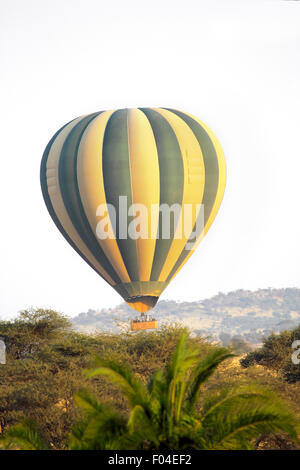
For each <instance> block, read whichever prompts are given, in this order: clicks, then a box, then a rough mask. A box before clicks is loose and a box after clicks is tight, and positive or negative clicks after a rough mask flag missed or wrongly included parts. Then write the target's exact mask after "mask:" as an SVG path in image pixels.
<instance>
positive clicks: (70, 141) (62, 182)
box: [59, 112, 120, 283]
mask: <svg viewBox="0 0 300 470" xmlns="http://www.w3.org/2000/svg"><path fill="white" fill-rule="evenodd" d="M100 114H101V112H100V113H94V114H90V115H88V116H86V117H85V118H83V119H82V120H81V121H80V122H79V123H78V124H76V126H75V127H74V128H73V129H72V130H71V131H70V133H69V134H68V136H67V138H66V140H65V142H64V144H63V147H62V150H61V154H60V159H59V186H60V190H61V194H62V197H63V202H64V205H65V208H66V211H67V212H68V215H69V217H70V219H71V221H72V223H73V225H74V227H75V229H76V231H77V232H78V235H79V236H80V238H81V239H82V240H83V241H84V243H85V244H86V245H87V246H88V247H89V250H90V251H91V253H92V254H93V255H94V257H95V258H96V259H97V260H98V262H99V263H100V264H101V266H102V267H103V269H104V270H105V271H106V272H107V274H109V276H110V277H111V278H112V279H113V280H114V281H115V282H116V283H119V282H120V278H119V276H118V274H117V273H116V272H115V270H114V269H113V267H112V265H111V263H110V261H109V260H108V259H107V257H106V255H105V253H104V251H103V250H102V248H101V246H100V245H99V243H98V240H97V238H96V235H95V233H94V232H93V230H92V228H91V226H90V224H89V221H88V218H87V216H86V213H85V211H84V208H83V204H82V202H81V197H80V192H79V187H78V181H77V154H78V148H79V144H80V140H81V137H82V135H83V133H84V131H85V130H86V128H87V127H88V125H89V124H90V122H91V121H93V119H95V118H96V117H97V116H99V115H100Z"/></svg>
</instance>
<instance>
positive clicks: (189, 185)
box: [155, 108, 205, 281]
mask: <svg viewBox="0 0 300 470" xmlns="http://www.w3.org/2000/svg"><path fill="white" fill-rule="evenodd" d="M155 111H157V112H158V113H159V114H161V115H162V116H163V117H164V118H165V119H166V120H167V121H168V123H169V124H170V126H171V127H172V129H173V131H174V133H175V135H176V138H177V141H178V144H179V147H180V151H181V156H182V160H183V166H184V190H183V197H182V208H181V219H179V223H178V226H177V228H176V232H175V236H174V240H173V242H172V244H171V247H170V251H169V253H168V256H167V258H166V261H165V263H164V265H163V268H162V271H161V273H160V276H159V279H158V280H159V281H165V280H166V279H167V277H168V276H169V274H170V272H171V270H172V268H173V266H174V265H175V263H176V261H177V260H178V258H179V256H180V254H181V252H182V250H183V249H184V247H185V245H186V243H187V241H188V239H189V237H190V234H191V232H192V230H193V228H194V225H195V223H196V219H197V216H198V213H199V210H200V207H199V204H200V203H201V201H202V198H203V192H204V185H205V168H204V160H203V154H202V150H201V147H200V145H199V142H198V140H197V139H196V137H195V135H194V133H193V132H192V130H191V129H190V127H189V126H188V125H187V124H186V123H185V122H184V121H183V120H182V119H180V117H178V116H177V115H176V114H174V113H172V112H170V111H167V110H165V109H160V108H156V109H155ZM187 204H190V205H191V209H192V210H191V213H190V214H189V212H188V209H187V206H186V205H187ZM197 206H198V207H197ZM185 223H186V224H188V225H187V228H188V227H190V230H189V233H188V234H185V233H184V226H185Z"/></svg>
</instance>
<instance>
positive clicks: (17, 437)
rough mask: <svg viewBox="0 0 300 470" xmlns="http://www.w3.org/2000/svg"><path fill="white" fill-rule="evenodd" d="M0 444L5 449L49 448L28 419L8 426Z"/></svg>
mask: <svg viewBox="0 0 300 470" xmlns="http://www.w3.org/2000/svg"><path fill="white" fill-rule="evenodd" d="M1 445H2V446H3V448H5V449H20V450H46V449H48V448H49V446H48V444H47V443H46V440H45V439H44V437H43V436H42V434H41V432H40V431H39V430H38V429H37V427H36V425H35V424H34V423H33V422H32V421H31V420H29V419H27V420H24V421H23V422H21V423H19V424H16V425H15V426H12V427H10V428H9V429H8V430H7V431H6V432H5V435H4V437H3V438H1Z"/></svg>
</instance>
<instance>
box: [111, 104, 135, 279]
mask: <svg viewBox="0 0 300 470" xmlns="http://www.w3.org/2000/svg"><path fill="white" fill-rule="evenodd" d="M127 115H128V111H127V109H121V110H119V111H116V112H115V113H113V114H112V116H111V117H110V119H109V121H108V122H107V125H106V128H105V133H104V138H103V149H102V152H103V157H102V168H103V180H104V188H105V195H106V202H107V203H108V204H112V205H113V207H114V208H115V209H116V227H115V231H116V233H115V235H116V240H117V243H118V247H119V249H120V253H121V256H122V258H123V261H124V264H125V266H126V269H127V272H128V275H129V277H130V280H131V281H138V280H139V268H138V255H137V247H136V241H135V240H133V239H131V238H129V237H128V234H127V227H128V225H129V223H130V222H131V221H132V220H133V216H131V217H128V220H127V213H126V212H127V211H126V210H124V209H123V208H122V207H119V197H120V196H126V197H127V208H129V207H130V206H131V205H132V188H131V177H130V161H129V147H128V126H127ZM120 216H121V217H122V218H124V229H125V230H124V233H122V232H123V227H122V226H120V224H119V218H120ZM120 235H121V238H120ZM122 237H124V238H122Z"/></svg>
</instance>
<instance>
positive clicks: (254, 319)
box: [72, 288, 300, 345]
mask: <svg viewBox="0 0 300 470" xmlns="http://www.w3.org/2000/svg"><path fill="white" fill-rule="evenodd" d="M153 314H154V315H155V317H156V318H157V320H158V321H159V324H163V323H166V322H176V321H177V322H181V323H183V324H185V325H187V326H188V327H189V328H191V329H192V330H193V331H194V332H195V333H200V334H202V335H205V336H211V338H212V339H215V340H221V341H222V342H223V343H224V344H228V343H229V342H230V341H231V340H232V338H233V339H235V340H237V339H243V340H244V341H246V342H248V343H250V344H253V345H258V344H260V343H261V338H262V337H263V336H268V335H269V334H270V333H271V332H275V333H279V332H281V331H283V330H286V329H292V328H294V327H295V326H297V325H298V324H300V289H296V288H287V289H271V288H269V289H259V290H257V291H248V290H236V291H233V292H229V293H228V294H222V293H219V294H218V295H215V296H214V297H211V298H210V299H205V300H199V301H197V302H175V301H173V300H161V301H160V302H158V304H157V306H156V307H155V309H154V311H153ZM133 317H134V312H133V310H132V309H131V308H130V307H128V305H127V304H125V303H123V304H121V305H119V306H117V307H115V308H110V309H101V310H88V311H87V312H83V313H80V314H79V315H78V316H76V317H75V318H73V319H72V322H73V325H74V328H75V329H77V330H81V331H85V332H93V331H95V330H101V331H107V332H119V331H120V330H122V329H123V330H124V329H126V327H127V326H128V324H129V320H130V319H132V318H133Z"/></svg>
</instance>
